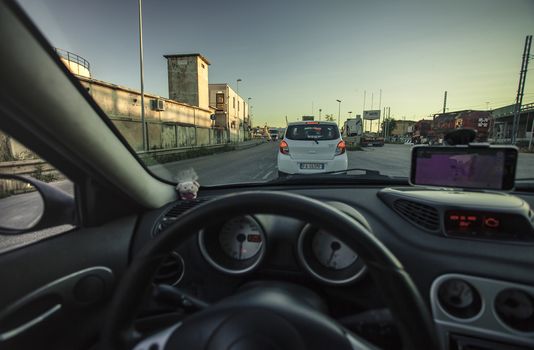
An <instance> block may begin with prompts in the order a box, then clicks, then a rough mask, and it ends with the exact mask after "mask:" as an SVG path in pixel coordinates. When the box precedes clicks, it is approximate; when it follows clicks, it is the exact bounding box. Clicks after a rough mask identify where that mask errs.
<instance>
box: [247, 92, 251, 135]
mask: <svg viewBox="0 0 534 350" xmlns="http://www.w3.org/2000/svg"><path fill="white" fill-rule="evenodd" d="M250 100H252V97H249V98H247V101H248V102H247V119H248V127H249V128H252V121H251V119H250ZM249 130H250V129H249Z"/></svg>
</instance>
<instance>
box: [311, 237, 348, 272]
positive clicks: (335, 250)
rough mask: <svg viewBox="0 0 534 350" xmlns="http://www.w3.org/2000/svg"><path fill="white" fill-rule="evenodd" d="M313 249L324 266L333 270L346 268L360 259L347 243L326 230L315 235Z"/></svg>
mask: <svg viewBox="0 0 534 350" xmlns="http://www.w3.org/2000/svg"><path fill="white" fill-rule="evenodd" d="M312 250H313V254H314V255H315V257H316V258H317V260H319V262H320V263H321V264H322V265H323V266H325V267H328V268H330V269H333V270H342V269H345V268H347V267H349V266H350V265H352V264H353V263H354V262H355V261H356V259H358V255H357V254H356V253H355V252H354V251H353V250H352V249H350V248H349V247H348V246H347V245H346V244H345V243H343V242H341V241H340V240H339V239H337V238H335V237H334V236H332V235H331V234H330V233H328V232H326V231H324V230H320V231H318V232H317V233H316V234H315V235H314V237H313V240H312Z"/></svg>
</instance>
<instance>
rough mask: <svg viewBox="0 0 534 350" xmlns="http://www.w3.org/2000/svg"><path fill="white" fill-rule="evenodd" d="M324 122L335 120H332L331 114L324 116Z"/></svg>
mask: <svg viewBox="0 0 534 350" xmlns="http://www.w3.org/2000/svg"><path fill="white" fill-rule="evenodd" d="M324 120H326V121H327V122H333V121H334V120H335V118H334V115H333V114H326V115H325V116H324Z"/></svg>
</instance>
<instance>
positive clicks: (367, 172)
mask: <svg viewBox="0 0 534 350" xmlns="http://www.w3.org/2000/svg"><path fill="white" fill-rule="evenodd" d="M356 170H359V171H363V172H365V175H371V176H387V175H384V174H380V171H378V170H372V169H366V168H348V169H347V170H334V171H327V172H324V173H317V174H316V175H325V174H346V173H348V172H349V171H356Z"/></svg>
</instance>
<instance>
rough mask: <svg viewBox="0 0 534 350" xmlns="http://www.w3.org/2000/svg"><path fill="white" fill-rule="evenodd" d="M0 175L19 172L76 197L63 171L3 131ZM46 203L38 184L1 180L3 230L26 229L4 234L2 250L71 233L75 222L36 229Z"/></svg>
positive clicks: (0, 144) (0, 200) (0, 199)
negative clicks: (17, 232)
mask: <svg viewBox="0 0 534 350" xmlns="http://www.w3.org/2000/svg"><path fill="white" fill-rule="evenodd" d="M0 175H19V176H22V177H27V178H31V179H35V180H39V181H42V182H46V183H48V184H49V185H51V186H53V187H55V188H56V189H58V190H59V191H62V192H64V193H66V194H68V195H70V196H74V185H73V183H72V182H71V181H70V180H69V179H68V178H66V177H65V175H63V174H62V173H61V172H60V171H59V170H57V169H56V168H54V167H53V166H52V165H50V164H49V163H47V162H46V161H45V160H43V159H41V158H39V157H38V155H37V154H36V153H35V152H34V151H33V150H31V149H29V148H27V147H25V146H24V145H23V144H22V143H20V142H18V141H17V140H15V139H14V138H13V137H11V136H9V135H7V134H5V133H3V132H2V131H0ZM43 211H44V202H43V200H42V197H41V195H40V194H39V193H38V191H37V190H36V188H35V187H34V186H31V185H29V184H28V183H26V182H24V181H22V180H15V179H0V227H1V228H0V230H2V229H3V228H7V229H14V230H15V231H16V230H19V229H20V230H24V231H26V232H24V233H21V234H0V253H2V252H6V251H9V250H11V249H14V248H17V247H20V246H23V245H27V244H30V243H33V242H35V241H38V240H41V239H44V238H48V237H51V236H54V235H58V234H61V233H65V232H68V231H70V230H72V229H73V228H74V226H73V225H70V224H69V225H58V226H53V227H47V228H44V229H40V230H34V229H32V228H33V227H34V226H35V225H36V224H37V223H38V222H39V220H40V219H41V216H42V215H43Z"/></svg>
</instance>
